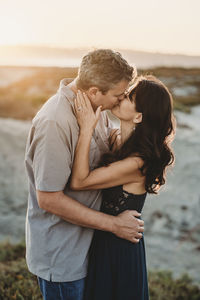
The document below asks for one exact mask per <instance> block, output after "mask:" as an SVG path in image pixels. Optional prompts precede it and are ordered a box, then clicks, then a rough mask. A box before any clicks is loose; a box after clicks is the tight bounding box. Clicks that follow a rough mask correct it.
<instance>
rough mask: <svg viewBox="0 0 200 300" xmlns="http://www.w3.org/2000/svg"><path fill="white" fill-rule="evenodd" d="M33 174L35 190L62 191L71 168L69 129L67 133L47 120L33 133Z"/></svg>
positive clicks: (55, 123)
mask: <svg viewBox="0 0 200 300" xmlns="http://www.w3.org/2000/svg"><path fill="white" fill-rule="evenodd" d="M34 139H35V141H34V144H35V146H34V154H33V172H34V179H35V186H36V189H37V190H40V191H46V192H55V191H62V190H64V188H65V186H66V184H67V182H68V179H69V176H70V174H71V167H72V155H71V143H70V128H68V132H67V131H66V130H64V129H63V128H61V127H60V126H59V125H58V123H57V122H55V121H52V120H47V121H45V122H43V123H42V124H41V125H40V126H38V128H36V131H35V137H34Z"/></svg>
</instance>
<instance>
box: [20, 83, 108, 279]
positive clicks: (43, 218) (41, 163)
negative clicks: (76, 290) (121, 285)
mask: <svg viewBox="0 0 200 300" xmlns="http://www.w3.org/2000/svg"><path fill="white" fill-rule="evenodd" d="M69 82H70V80H68V79H63V80H62V81H61V83H60V88H59V90H58V92H57V94H56V95H54V96H53V97H51V98H50V99H49V100H48V101H47V102H46V103H45V104H44V105H43V107H42V108H41V110H40V111H39V112H38V113H37V115H36V116H35V118H34V119H33V121H32V127H31V129H30V132H29V136H28V140H27V146H26V154H25V163H26V170H27V174H28V178H29V197H28V209H27V218H26V247H27V253H26V258H27V264H28V268H29V270H30V271H31V272H32V273H33V274H35V275H37V276H39V277H41V278H43V279H46V280H52V281H56V282H58V281H61V282H64V281H73V280H78V279H81V278H84V277H85V276H86V273H87V260H88V249H89V246H90V243H91V239H92V235H93V230H92V229H89V228H83V227H80V226H77V225H74V224H71V223H68V222H66V221H65V220H63V219H61V218H60V217H58V216H56V215H53V214H51V213H48V212H47V211H45V210H42V209H41V208H40V207H39V206H38V202H37V197H36V190H37V189H38V190H40V191H46V192H55V191H64V193H65V194H66V195H67V196H69V197H71V198H73V199H76V200H77V201H79V202H81V203H83V204H84V205H86V206H88V207H90V208H93V209H95V210H99V208H100V204H101V192H100V191H72V190H70V188H69V184H68V180H69V177H70V174H71V169H72V163H73V159H74V153H75V147H76V143H77V139H78V134H79V127H78V124H77V121H76V117H75V115H74V113H73V105H74V102H73V100H74V98H75V94H74V93H73V92H72V90H71V89H70V88H69V87H68V86H67V84H68V83H69ZM111 127H112V125H111V124H110V121H109V120H108V117H107V114H106V112H102V113H101V118H100V120H99V122H98V124H97V127H96V129H95V133H94V135H93V137H92V141H91V147H90V158H89V159H90V167H91V168H94V167H96V166H97V164H98V161H99V159H100V157H101V155H102V154H103V153H104V152H106V151H108V136H109V134H110V129H111ZM66 201H67V199H66Z"/></svg>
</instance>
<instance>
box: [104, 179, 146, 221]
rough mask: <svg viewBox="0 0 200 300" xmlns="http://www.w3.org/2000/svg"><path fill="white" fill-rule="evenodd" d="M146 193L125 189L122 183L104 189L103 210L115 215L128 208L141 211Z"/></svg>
mask: <svg viewBox="0 0 200 300" xmlns="http://www.w3.org/2000/svg"><path fill="white" fill-rule="evenodd" d="M146 194H147V193H144V194H141V195H136V194H132V193H129V192H127V191H124V190H123V186H122V185H119V186H116V187H112V188H108V189H104V190H103V200H102V205H101V211H102V212H104V213H107V214H109V215H114V216H116V215H118V214H120V213H121V212H123V211H125V210H127V209H129V210H137V211H138V212H141V211H142V208H143V206H144V202H145V198H146Z"/></svg>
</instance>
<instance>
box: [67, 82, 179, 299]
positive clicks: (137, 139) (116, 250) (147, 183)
mask: <svg viewBox="0 0 200 300" xmlns="http://www.w3.org/2000/svg"><path fill="white" fill-rule="evenodd" d="M75 110H76V115H77V120H78V123H79V126H80V135H79V140H78V143H77V148H76V154H75V160H74V165H73V170H72V177H71V187H72V188H73V189H80V190H87V189H103V191H102V193H103V200H102V206H101V211H103V212H104V213H108V214H111V215H118V214H119V213H121V212H123V211H124V210H127V209H131V210H137V211H138V212H141V211H142V208H143V205H144V202H145V198H146V194H147V193H157V191H158V190H159V188H160V186H161V185H163V184H164V183H165V173H166V168H167V167H168V166H169V165H170V164H172V163H173V161H174V156H173V153H172V151H171V149H170V142H171V141H172V137H173V134H174V125H173V114H172V97H171V95H170V93H169V91H168V89H167V88H166V87H165V86H164V84H163V83H162V82H160V81H159V80H158V79H156V78H155V77H152V76H145V77H139V78H138V79H137V81H136V84H135V85H134V86H133V87H131V89H130V92H129V94H128V96H126V97H125V99H124V100H123V101H121V103H120V104H119V105H118V106H115V107H114V108H113V109H112V113H113V114H114V115H115V116H116V117H118V118H119V119H120V127H121V138H122V144H121V146H120V147H119V148H118V149H116V150H115V151H114V152H112V153H111V152H110V153H107V154H104V155H103V157H102V159H101V162H100V166H101V167H99V168H97V169H95V170H89V163H88V158H89V157H88V156H89V148H90V142H91V138H92V134H93V130H94V128H95V126H96V124H97V121H98V118H99V115H100V108H98V109H97V111H96V113H94V112H93V110H92V107H91V104H90V101H89V99H88V98H87V96H86V95H85V94H81V93H78V97H77V99H76V101H75ZM147 299H149V294H148V281H147V270H146V260H145V246H144V238H143V237H142V238H141V239H140V240H138V243H135V244H133V243H131V242H129V241H127V240H123V239H120V238H118V237H117V236H115V235H114V234H112V233H109V232H103V231H97V230H96V231H95V234H94V237H93V241H92V244H91V248H90V259H89V266H88V276H87V279H86V289H85V300H147Z"/></svg>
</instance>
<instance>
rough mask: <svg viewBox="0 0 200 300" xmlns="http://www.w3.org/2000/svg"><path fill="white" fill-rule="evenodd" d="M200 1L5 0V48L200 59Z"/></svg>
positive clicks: (1, 30)
mask: <svg viewBox="0 0 200 300" xmlns="http://www.w3.org/2000/svg"><path fill="white" fill-rule="evenodd" d="M199 14H200V0H167V1H166V0H165V1H164V0H137V1H136V0H121V1H119V0H115V1H114V0H101V1H99V0H98V1H96V0H82V1H81V0H76V1H73V0H71V1H69V0H48V1H47V0H34V1H33V0H0V45H40V46H53V47H68V48H74V47H89V48H91V47H97V48H100V47H107V48H121V49H133V50H143V51H150V52H164V53H181V54H189V55H200V17H199Z"/></svg>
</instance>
